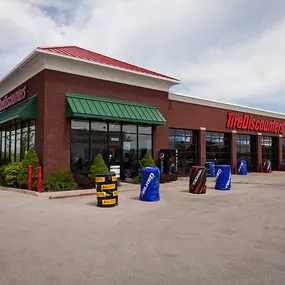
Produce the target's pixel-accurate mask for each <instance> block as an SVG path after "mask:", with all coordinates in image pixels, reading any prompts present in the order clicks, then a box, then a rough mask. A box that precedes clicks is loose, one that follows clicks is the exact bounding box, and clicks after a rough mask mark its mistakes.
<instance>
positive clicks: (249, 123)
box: [226, 112, 285, 134]
mask: <svg viewBox="0 0 285 285" xmlns="http://www.w3.org/2000/svg"><path fill="white" fill-rule="evenodd" d="M284 126H285V124H284V123H280V122H276V120H271V121H268V120H258V119H254V118H253V117H252V116H249V115H247V114H244V115H243V116H235V114H234V113H233V112H228V118H227V123H226V127H227V128H229V129H237V130H240V129H242V130H250V131H260V132H262V131H263V132H269V133H280V134H282V133H283V132H284Z"/></svg>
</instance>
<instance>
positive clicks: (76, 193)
mask: <svg viewBox="0 0 285 285" xmlns="http://www.w3.org/2000/svg"><path fill="white" fill-rule="evenodd" d="M134 190H137V189H136V188H134V187H129V186H128V185H127V186H125V187H124V186H123V185H122V186H120V187H119V191H120V192H128V191H134ZM0 191H7V192H14V193H20V194H27V195H31V196H36V197H41V198H46V199H64V198H76V197H84V196H92V195H96V189H86V190H70V191H55V192H42V193H39V192H35V191H31V190H26V189H19V188H10V187H3V186H0Z"/></svg>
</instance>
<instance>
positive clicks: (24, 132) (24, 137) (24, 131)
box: [21, 122, 29, 159]
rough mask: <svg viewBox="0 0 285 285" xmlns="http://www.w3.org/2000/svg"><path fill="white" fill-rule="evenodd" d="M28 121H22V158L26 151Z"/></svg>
mask: <svg viewBox="0 0 285 285" xmlns="http://www.w3.org/2000/svg"><path fill="white" fill-rule="evenodd" d="M28 125H29V124H28V122H24V123H22V137H21V156H22V158H21V159H23V158H24V157H25V154H26V153H27V151H28Z"/></svg>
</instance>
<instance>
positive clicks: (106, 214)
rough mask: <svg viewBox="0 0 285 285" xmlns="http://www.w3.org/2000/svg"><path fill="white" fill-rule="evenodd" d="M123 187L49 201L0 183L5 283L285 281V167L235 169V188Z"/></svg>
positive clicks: (0, 272)
mask: <svg viewBox="0 0 285 285" xmlns="http://www.w3.org/2000/svg"><path fill="white" fill-rule="evenodd" d="M213 185H214V182H213V181H209V182H208V191H207V194H206V195H193V194H189V193H188V191H187V190H188V181H187V180H183V179H182V180H180V181H179V182H176V183H171V184H166V185H163V186H162V187H161V201H160V202H158V203H145V202H141V201H139V200H138V195H139V190H138V188H137V189H133V188H127V187H125V188H124V189H123V188H122V191H120V194H119V203H120V204H119V206H118V207H116V208H110V209H102V208H97V207H96V197H95V196H89V197H82V198H69V199H60V200H48V199H44V198H40V197H34V196H29V195H23V194H19V193H10V192H5V191H0V279H1V281H0V284H1V285H8V284H9V285H18V284H29V285H33V284H37V285H38V284H41V285H46V284H49V285H50V284H68V285H73V284H92V285H94V284H102V285H103V284H104V285H105V284H112V285H116V284H120V285H121V284H122V285H131V284H132V285H133V284H136V285H141V284H147V285H149V284H163V285H168V284H171V285H173V284H175V285H180V284H195V285H196V284H197V285H200V284H219V285H221V284H227V285H229V284H239V285H241V284H250V285H253V284H259V285H260V284H266V285H268V284H284V280H285V262H284V260H285V211H284V209H285V173H281V172H279V173H272V174H252V175H249V176H247V177H239V176H233V185H232V190H231V191H216V190H213V189H212V188H213Z"/></svg>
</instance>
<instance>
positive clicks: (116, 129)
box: [109, 124, 122, 167]
mask: <svg viewBox="0 0 285 285" xmlns="http://www.w3.org/2000/svg"><path fill="white" fill-rule="evenodd" d="M121 143H122V141H121V125H120V124H109V165H110V167H111V166H114V165H116V166H120V163H121V150H122V147H121Z"/></svg>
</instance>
